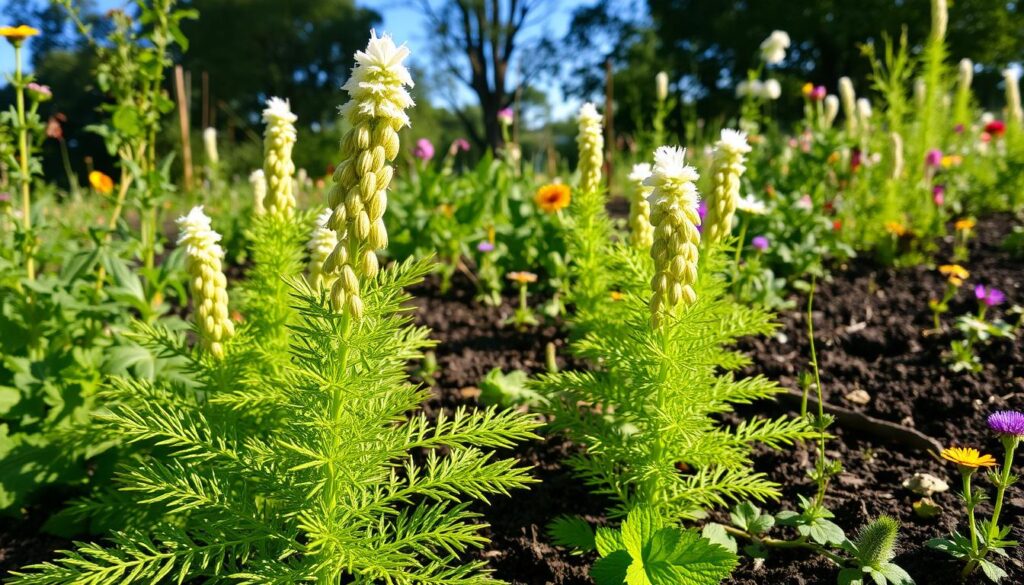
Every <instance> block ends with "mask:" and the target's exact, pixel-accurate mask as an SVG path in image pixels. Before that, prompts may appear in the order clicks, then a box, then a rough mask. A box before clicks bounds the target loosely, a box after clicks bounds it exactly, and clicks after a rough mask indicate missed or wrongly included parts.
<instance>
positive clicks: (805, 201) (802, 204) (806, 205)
mask: <svg viewBox="0 0 1024 585" xmlns="http://www.w3.org/2000/svg"><path fill="white" fill-rule="evenodd" d="M796 206H797V207H798V208H799V209H803V210H805V211H810V210H812V209H814V201H812V200H811V196H810V195H804V196H803V197H801V198H800V200H799V201H797V202H796Z"/></svg>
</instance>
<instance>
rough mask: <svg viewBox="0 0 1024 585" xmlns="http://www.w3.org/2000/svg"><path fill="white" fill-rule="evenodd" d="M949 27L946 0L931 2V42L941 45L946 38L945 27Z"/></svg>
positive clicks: (933, 0)
mask: <svg viewBox="0 0 1024 585" xmlns="http://www.w3.org/2000/svg"><path fill="white" fill-rule="evenodd" d="M947 26H949V8H948V7H947V6H946V0H932V31H931V33H932V35H931V36H932V39H931V40H932V41H933V42H937V43H941V42H942V41H943V39H945V38H946V27H947Z"/></svg>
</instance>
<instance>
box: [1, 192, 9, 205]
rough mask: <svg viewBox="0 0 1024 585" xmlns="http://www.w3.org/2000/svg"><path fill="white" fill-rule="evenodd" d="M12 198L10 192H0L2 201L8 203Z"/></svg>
mask: <svg viewBox="0 0 1024 585" xmlns="http://www.w3.org/2000/svg"><path fill="white" fill-rule="evenodd" d="M10 200H11V194H10V193H0V203H7V202H8V201H10Z"/></svg>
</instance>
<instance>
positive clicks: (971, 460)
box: [940, 447, 996, 469]
mask: <svg viewBox="0 0 1024 585" xmlns="http://www.w3.org/2000/svg"><path fill="white" fill-rule="evenodd" d="M940 455H941V456H942V458H943V459H945V460H947V461H952V462H953V463H956V464H957V465H959V466H961V467H969V468H971V469H977V468H979V467H994V466H995V465H996V460H995V458H994V457H992V456H991V455H988V454H985V455H982V454H981V452H980V451H978V450H977V449H973V448H971V447H950V448H948V449H943V450H942V453H940Z"/></svg>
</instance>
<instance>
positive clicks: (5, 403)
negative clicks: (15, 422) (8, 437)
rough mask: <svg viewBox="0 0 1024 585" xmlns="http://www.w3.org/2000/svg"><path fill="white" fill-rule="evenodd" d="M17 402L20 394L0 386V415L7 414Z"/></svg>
mask: <svg viewBox="0 0 1024 585" xmlns="http://www.w3.org/2000/svg"><path fill="white" fill-rule="evenodd" d="M19 402H21V392H19V391H18V389H17V388H11V387H10V386H0V415H4V414H7V412H8V411H10V410H11V408H13V407H14V406H15V405H16V404H18V403H19Z"/></svg>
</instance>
